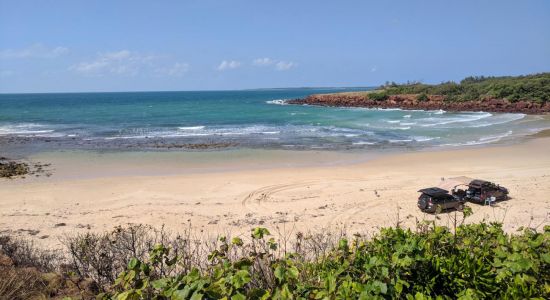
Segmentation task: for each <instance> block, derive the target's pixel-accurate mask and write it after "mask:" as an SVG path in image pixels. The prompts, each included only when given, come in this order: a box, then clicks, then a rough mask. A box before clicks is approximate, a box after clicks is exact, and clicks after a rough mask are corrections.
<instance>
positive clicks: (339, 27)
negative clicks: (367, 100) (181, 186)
mask: <svg viewBox="0 0 550 300" xmlns="http://www.w3.org/2000/svg"><path fill="white" fill-rule="evenodd" d="M544 71H550V1H546V0H524V1H503V0H494V1H489V0H484V1H481V0H476V1H441V0H439V1H421V0H418V1H411V0H403V1H391V0H389V1H345V0H342V1H296V0H295V1H282V0H279V1H258V0H255V1H238V0H236V1H221V0H220V1H210V0H193V1H184V0H182V1H137V0H133V1H113V0H111V1H99V0H98V1H79V0H70V1H63V0H58V1H46V0H44V1H39V0H36V1H27V0H14V1H4V0H0V92H3V93H6V92H78V91H143V90H149V91H150V90H152V91H155V90H212V89H245V88H266V87H300V86H373V85H378V84H381V83H383V82H385V81H397V82H403V81H407V80H421V81H423V82H429V83H431V82H440V81H446V80H459V79H461V78H463V77H465V76H468V75H517V74H527V73H535V72H544Z"/></svg>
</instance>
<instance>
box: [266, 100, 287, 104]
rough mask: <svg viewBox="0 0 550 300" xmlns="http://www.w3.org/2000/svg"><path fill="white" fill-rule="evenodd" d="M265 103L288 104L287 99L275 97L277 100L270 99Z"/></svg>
mask: <svg viewBox="0 0 550 300" xmlns="http://www.w3.org/2000/svg"><path fill="white" fill-rule="evenodd" d="M265 103H267V104H276V105H287V104H288V103H287V100H285V99H275V100H268V101H266V102H265Z"/></svg>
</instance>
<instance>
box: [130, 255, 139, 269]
mask: <svg viewBox="0 0 550 300" xmlns="http://www.w3.org/2000/svg"><path fill="white" fill-rule="evenodd" d="M138 267H139V260H138V259H137V258H135V257H133V258H132V259H130V262H129V263H128V269H130V270H135V269H137V268H138Z"/></svg>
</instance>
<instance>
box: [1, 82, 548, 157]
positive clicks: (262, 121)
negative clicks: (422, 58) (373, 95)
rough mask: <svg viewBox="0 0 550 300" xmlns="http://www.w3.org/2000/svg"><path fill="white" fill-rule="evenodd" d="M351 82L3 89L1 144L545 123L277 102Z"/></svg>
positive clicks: (398, 140) (519, 132)
mask: <svg viewBox="0 0 550 300" xmlns="http://www.w3.org/2000/svg"><path fill="white" fill-rule="evenodd" d="M363 89H364V88H363ZM353 90H355V89H308V88H303V89H266V90H248V91H204V92H143V93H77V94H17V95H15V94H13V95H12V94H3V95H0V106H1V109H0V146H1V148H2V151H3V152H5V153H8V154H9V153H19V154H32V153H36V152H43V151H46V152H47V151H57V150H59V149H68V150H94V151H95V150H98V151H104V150H106V151H111V150H137V151H149V150H166V149H168V150H170V149H171V150H174V149H176V150H178V151H185V150H189V145H197V144H203V145H204V148H206V149H208V148H209V146H208V145H217V146H219V145H222V147H224V146H223V145H227V147H229V148H241V149H242V148H244V149H281V150H335V151H342V150H351V151H354V150H369V152H370V151H386V150H387V149H401V150H410V149H425V148H433V147H460V146H470V145H482V144H490V143H497V142H501V141H507V140H513V139H516V138H518V137H523V136H527V135H531V134H534V133H536V132H539V131H541V130H544V129H547V128H550V122H548V120H547V119H545V118H544V117H541V116H528V115H524V114H511V113H507V114H498V113H488V112H458V113H455V112H453V113H451V112H445V111H441V110H440V111H416V110H399V109H386V110H378V109H364V108H334V107H315V106H301V105H286V104H285V100H288V99H294V98H301V97H305V96H308V95H310V94H315V93H329V92H337V91H353ZM217 146H216V147H217ZM191 150H193V149H191Z"/></svg>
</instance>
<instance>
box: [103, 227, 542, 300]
mask: <svg viewBox="0 0 550 300" xmlns="http://www.w3.org/2000/svg"><path fill="white" fill-rule="evenodd" d="M220 242H221V243H220V245H219V248H218V249H216V250H214V251H213V252H212V253H211V254H210V256H209V260H210V262H211V265H210V267H209V268H208V269H206V270H203V271H201V270H199V269H198V268H194V269H192V270H191V271H189V272H185V273H181V274H177V275H175V276H166V277H161V278H151V270H153V269H155V268H158V267H159V265H161V264H168V265H177V263H178V257H177V256H175V255H174V254H173V253H172V252H171V250H170V248H167V247H165V246H163V245H156V246H155V247H154V248H153V249H152V250H151V252H150V254H149V259H148V260H140V259H136V258H133V259H131V260H130V261H129V263H128V266H127V268H126V270H125V271H124V272H122V273H121V274H120V275H119V277H118V279H117V281H116V286H115V291H114V292H112V293H106V294H103V295H101V297H103V298H104V299H111V298H114V297H116V298H117V299H149V298H156V299H170V298H172V299H220V298H224V299H294V298H295V299H389V298H404V299H434V298H436V297H437V298H438V299H446V298H459V299H483V298H499V299H520V298H536V297H538V298H540V299H543V298H545V299H548V297H549V296H550V289H549V288H548V286H549V285H550V228H549V227H546V228H545V230H544V232H542V233H537V232H536V231H534V230H531V229H527V230H524V231H523V232H522V234H520V235H517V236H516V235H512V236H510V235H507V234H505V233H504V232H503V230H502V227H501V225H500V224H496V223H494V224H486V223H481V224H472V225H460V226H459V227H457V228H456V231H455V232H452V231H450V230H449V229H447V228H445V227H440V226H435V225H433V226H432V227H430V228H429V229H428V230H425V231H419V232H413V231H411V230H407V229H402V228H386V229H382V230H381V231H380V233H379V234H378V235H376V236H375V237H374V238H373V239H372V240H365V239H362V238H360V237H356V238H354V239H351V240H350V239H341V240H340V241H339V243H338V245H336V246H335V247H334V249H332V250H331V251H329V252H328V253H327V254H326V256H323V257H319V258H317V259H316V260H304V259H303V257H301V256H300V255H299V254H297V253H288V254H287V255H285V256H284V257H277V256H275V255H274V252H275V251H276V250H277V249H278V247H279V245H278V244H277V243H276V242H275V241H274V240H273V238H269V231H267V229H265V228H256V229H254V230H253V232H252V240H251V241H250V242H249V243H248V244H247V243H244V242H243V240H242V239H240V238H236V239H233V240H231V241H228V240H227V239H225V238H221V239H220ZM243 249H246V250H247V252H248V253H249V254H248V255H246V256H241V257H238V258H237V259H236V258H235V257H233V258H232V256H231V255H230V253H235V252H239V251H240V250H243ZM441 297H442V298H441Z"/></svg>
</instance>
